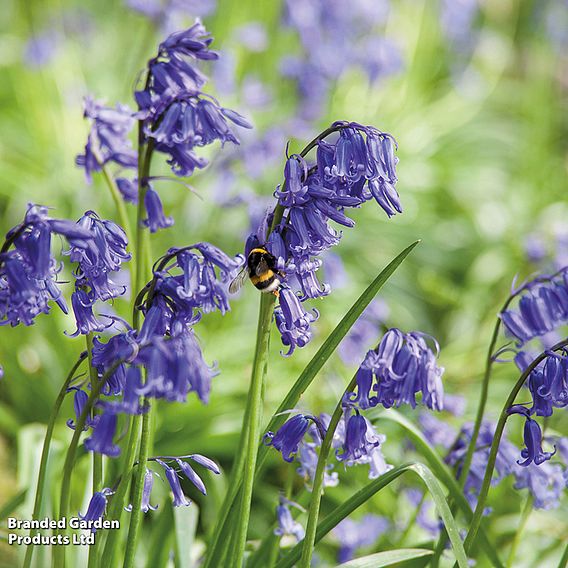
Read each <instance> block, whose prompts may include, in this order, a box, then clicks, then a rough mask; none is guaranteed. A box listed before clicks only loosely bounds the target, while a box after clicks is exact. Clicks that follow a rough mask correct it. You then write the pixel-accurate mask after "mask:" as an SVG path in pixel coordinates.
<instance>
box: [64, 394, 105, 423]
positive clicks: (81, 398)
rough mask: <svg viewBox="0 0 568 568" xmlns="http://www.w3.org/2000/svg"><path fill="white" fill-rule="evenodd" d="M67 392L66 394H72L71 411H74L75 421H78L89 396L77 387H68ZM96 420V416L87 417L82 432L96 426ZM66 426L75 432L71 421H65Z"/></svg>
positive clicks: (97, 417)
mask: <svg viewBox="0 0 568 568" xmlns="http://www.w3.org/2000/svg"><path fill="white" fill-rule="evenodd" d="M67 392H68V393H69V392H74V396H73V409H74V411H75V419H76V420H79V417H80V416H81V414H82V413H83V409H84V408H85V405H86V404H87V401H88V399H89V395H88V394H87V393H86V392H85V391H84V390H83V389H81V388H79V387H69V388H68V389H67ZM98 419H99V416H98V415H97V416H87V419H86V421H85V426H84V427H83V430H88V429H89V428H92V427H93V426H96V424H97V421H98ZM67 426H68V427H69V428H71V430H75V422H74V421H73V420H72V419H69V420H67Z"/></svg>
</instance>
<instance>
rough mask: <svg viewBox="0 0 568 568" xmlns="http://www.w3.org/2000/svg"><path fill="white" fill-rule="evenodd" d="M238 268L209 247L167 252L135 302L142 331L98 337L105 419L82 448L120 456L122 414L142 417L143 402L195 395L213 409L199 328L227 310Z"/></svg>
mask: <svg viewBox="0 0 568 568" xmlns="http://www.w3.org/2000/svg"><path fill="white" fill-rule="evenodd" d="M241 264H242V258H241V257H236V258H230V257H229V256H227V255H226V254H225V253H224V252H223V251H221V250H220V249H218V248H217V247H215V246H213V245H211V244H210V243H205V242H200V243H196V244H194V245H191V246H188V247H184V248H182V249H175V248H174V249H170V250H169V251H168V253H167V254H166V255H165V257H164V258H163V259H161V260H160V261H158V263H157V264H156V266H155V270H154V278H153V279H152V281H151V282H149V283H148V285H147V286H146V288H145V289H144V290H143V293H142V295H141V296H140V297H139V299H138V301H139V302H140V303H139V304H138V309H139V310H141V311H142V313H143V314H144V316H145V319H144V322H143V324H142V326H141V328H140V331H136V330H133V329H131V328H130V327H129V326H127V324H124V325H126V330H125V331H123V332H121V333H118V334H116V335H114V336H112V337H111V338H110V339H109V340H108V341H106V342H103V341H101V340H100V339H99V338H97V337H95V339H94V342H93V343H94V345H93V356H92V362H93V366H95V367H96V369H97V372H98V375H99V378H102V377H103V376H105V375H107V374H108V375H109V376H107V377H106V383H105V385H104V386H103V390H102V392H103V394H104V395H105V396H106V397H107V398H105V399H103V400H101V401H100V402H99V403H98V407H99V408H100V409H101V412H100V413H98V414H96V415H95V416H94V417H93V419H92V421H90V422H88V423H87V425H88V426H89V427H91V428H92V430H93V431H92V434H91V436H90V437H89V438H87V440H86V441H85V447H86V448H87V449H88V450H90V451H96V452H99V453H102V454H105V455H108V456H111V457H115V456H116V455H118V453H119V448H118V446H116V444H115V443H114V442H113V440H114V439H115V434H116V426H117V415H118V414H120V413H124V414H137V413H141V412H144V411H145V406H144V405H142V404H141V403H140V397H142V396H143V397H146V398H154V399H158V398H160V399H165V400H167V401H169V402H185V400H186V399H187V396H188V394H189V393H190V392H195V393H196V395H197V396H198V398H199V399H200V400H201V401H202V402H203V403H207V402H208V399H209V392H210V389H211V380H212V378H213V377H214V376H215V375H217V374H218V371H217V369H216V368H215V366H210V365H208V364H207V363H206V362H205V359H204V357H203V353H202V350H201V346H200V345H199V342H198V339H197V337H196V334H195V331H194V326H195V324H197V323H198V322H199V320H200V319H201V317H202V315H203V314H206V313H210V312H212V311H220V312H221V313H223V314H224V313H226V312H227V311H228V310H229V309H230V306H229V300H228V285H229V282H230V281H231V279H232V277H233V276H234V273H235V272H236V271H237V270H238V269H239V267H240V266H241ZM141 369H144V370H145V373H144V380H143V379H142V373H141ZM111 371H112V372H111ZM81 392H82V394H79V393H76V394H75V399H76V400H77V399H79V402H80V403H82V404H83V406H82V407H81V408H79V409H76V412H77V413H78V415H79V414H80V412H81V410H82V408H83V407H84V403H85V402H86V393H85V392H83V391H81ZM70 425H72V424H70ZM180 467H182V466H180ZM183 468H185V466H183ZM183 468H182V469H183ZM186 469H187V468H185V469H184V472H185V473H186V475H188V476H189V474H188V471H189V470H187V471H186Z"/></svg>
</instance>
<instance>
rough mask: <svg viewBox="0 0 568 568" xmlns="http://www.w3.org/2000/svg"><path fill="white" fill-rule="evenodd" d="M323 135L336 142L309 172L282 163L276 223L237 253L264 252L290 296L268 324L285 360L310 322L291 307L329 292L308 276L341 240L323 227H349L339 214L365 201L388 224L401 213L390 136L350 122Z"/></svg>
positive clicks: (323, 149)
mask: <svg viewBox="0 0 568 568" xmlns="http://www.w3.org/2000/svg"><path fill="white" fill-rule="evenodd" d="M329 131H330V132H338V135H337V139H336V140H335V141H334V142H329V141H326V140H324V139H318V141H317V143H316V146H317V150H316V162H315V164H309V163H308V162H307V161H306V160H305V159H304V158H303V157H302V156H300V155H297V154H294V155H292V156H290V157H289V158H288V159H287V161H286V165H285V167H284V183H283V184H282V186H279V187H278V188H277V189H276V192H275V196H276V198H277V199H278V204H279V206H280V207H281V208H282V209H283V215H282V220H281V221H280V222H279V223H278V224H277V225H276V227H275V228H274V230H273V231H271V232H270V234H268V233H269V231H268V228H267V227H268V221H271V220H272V218H271V217H268V218H265V219H264V220H263V222H261V224H260V226H259V228H258V230H257V232H256V233H255V234H253V235H251V236H250V237H249V239H248V240H247V245H246V249H245V253H248V251H250V250H251V249H252V248H254V247H257V246H259V245H261V246H266V248H267V250H268V251H269V252H270V253H271V254H272V255H273V256H274V257H275V258H276V263H277V268H278V270H279V271H280V272H281V273H282V274H283V275H284V276H285V279H286V284H287V286H288V287H289V289H290V291H286V290H288V287H286V286H285V287H284V290H285V291H284V293H283V294H281V301H280V305H279V306H278V307H277V308H276V310H275V320H276V323H277V326H278V329H279V330H280V332H281V336H282V342H283V344H284V345H285V346H286V347H288V352H287V355H290V354H292V353H293V351H294V349H295V348H296V347H304V346H305V345H306V344H307V343H308V342H309V341H310V338H311V331H310V324H311V323H312V322H313V321H314V320H315V319H316V318H317V313H314V314H310V313H309V312H307V311H306V310H305V309H304V308H303V307H302V306H301V305H300V303H299V302H304V301H305V300H308V299H315V298H321V297H322V296H326V295H327V294H329V292H330V287H329V285H328V284H322V283H320V282H319V280H318V278H317V276H316V272H317V270H318V269H319V268H320V267H321V265H322V260H321V259H320V258H318V257H319V256H320V255H321V254H322V253H323V252H325V251H327V250H328V249H330V248H331V247H333V246H334V245H337V244H338V243H339V241H340V239H341V232H340V231H337V230H336V229H335V228H334V227H333V226H332V225H331V224H330V223H332V222H333V223H337V224H339V225H342V226H344V227H353V226H354V224H355V223H354V221H353V220H352V219H350V218H349V217H348V216H347V215H346V209H348V208H357V207H360V206H361V205H362V204H363V203H365V202H367V201H369V200H372V199H373V198H374V199H375V200H376V201H377V202H378V203H379V205H380V206H381V207H382V209H383V210H384V211H385V212H386V213H387V215H388V216H389V217H390V216H392V215H394V214H396V213H400V212H402V206H401V204H400V199H399V196H398V193H397V191H396V189H395V185H396V182H397V177H396V164H397V161H398V159H397V158H396V156H395V148H396V143H395V141H394V139H393V138H392V136H390V135H389V134H386V133H383V132H380V131H379V130H377V129H376V128H374V127H372V126H363V125H361V124H358V123H353V122H335V123H334V124H333V125H332V126H331V128H330V129H329ZM328 134H329V133H328ZM298 300H299V301H298Z"/></svg>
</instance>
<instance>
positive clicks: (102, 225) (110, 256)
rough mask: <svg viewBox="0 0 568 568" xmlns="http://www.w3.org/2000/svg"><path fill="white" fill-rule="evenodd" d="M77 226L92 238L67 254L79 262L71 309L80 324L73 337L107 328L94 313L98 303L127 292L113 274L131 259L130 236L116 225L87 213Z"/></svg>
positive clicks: (90, 212)
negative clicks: (128, 250)
mask: <svg viewBox="0 0 568 568" xmlns="http://www.w3.org/2000/svg"><path fill="white" fill-rule="evenodd" d="M77 224H78V225H79V226H80V227H81V228H82V229H84V230H85V231H87V232H88V234H89V235H91V239H89V240H88V241H85V242H84V243H83V242H81V243H79V246H78V245H77V243H75V244H72V245H71V247H70V249H69V251H68V252H67V254H68V255H69V259H70V260H71V262H74V263H77V266H76V268H75V271H74V275H75V291H74V292H73V294H72V295H71V306H72V308H73V313H74V314H75V320H76V322H77V330H76V332H75V333H74V334H73V335H78V334H83V335H86V334H88V333H91V332H100V331H103V329H105V325H104V324H103V323H102V322H100V321H98V320H97V319H96V317H95V316H94V314H93V306H94V304H95V302H97V300H101V301H103V302H106V301H108V300H112V299H113V298H117V297H118V296H121V295H122V294H124V293H125V292H126V288H125V287H124V286H118V285H117V284H115V283H114V282H113V281H112V279H111V277H110V276H111V275H112V273H113V272H117V271H118V270H120V269H121V267H122V263H123V262H127V261H129V260H130V258H131V255H130V253H128V252H127V250H126V248H127V246H128V240H127V238H126V233H125V232H124V230H123V229H122V228H121V227H119V226H118V225H117V224H116V223H113V222H112V221H107V220H104V219H100V218H99V216H98V215H97V214H96V213H95V212H94V211H87V212H86V213H85V215H83V217H81V219H79V221H78V222H77Z"/></svg>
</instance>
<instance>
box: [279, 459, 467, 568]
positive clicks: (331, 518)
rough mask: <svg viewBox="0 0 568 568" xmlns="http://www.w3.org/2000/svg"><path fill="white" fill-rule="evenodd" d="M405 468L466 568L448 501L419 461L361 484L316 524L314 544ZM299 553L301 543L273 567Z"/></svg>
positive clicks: (286, 565) (283, 567)
mask: <svg viewBox="0 0 568 568" xmlns="http://www.w3.org/2000/svg"><path fill="white" fill-rule="evenodd" d="M407 471H411V472H413V473H415V474H416V475H418V476H419V477H420V478H421V479H422V481H423V482H424V484H425V485H426V488H427V489H428V491H429V492H430V494H431V495H432V499H433V500H434V503H435V505H436V508H437V510H438V514H439V515H440V516H441V517H442V521H443V522H444V525H445V527H446V530H447V532H448V536H449V538H450V542H451V544H452V548H453V549H454V554H455V556H456V560H457V563H458V566H459V567H460V568H467V566H468V564H467V557H466V554H465V550H464V548H463V543H462V541H461V539H460V537H459V531H458V527H457V525H456V522H455V519H454V518H453V516H452V513H451V511H450V508H449V506H448V503H447V502H446V498H445V496H444V492H443V490H442V487H441V486H440V484H439V483H438V480H437V479H436V478H435V477H434V474H433V473H432V472H431V471H430V470H429V469H428V468H427V467H426V466H425V465H424V464H421V463H407V464H404V465H400V466H398V467H395V468H394V469H391V470H390V471H387V472H386V473H384V474H383V475H381V476H380V477H378V478H377V479H375V480H374V481H372V482H371V483H369V484H368V485H366V486H365V487H363V488H362V489H361V490H360V491H358V492H357V493H355V495H353V496H352V497H351V498H349V499H348V500H347V501H345V502H344V503H342V504H341V505H340V506H339V507H336V508H335V509H334V510H333V511H332V512H331V513H330V514H329V515H328V516H327V517H326V518H325V519H323V521H321V522H320V523H319V525H318V530H317V532H316V543H317V542H319V541H320V540H321V539H322V538H323V537H324V536H325V535H326V534H328V533H329V532H330V531H331V530H332V529H333V528H334V527H336V526H337V525H338V524H339V523H340V522H341V521H342V520H343V519H345V518H346V517H348V516H349V515H350V514H351V513H352V512H353V511H355V509H357V508H358V507H360V506H361V505H362V504H363V503H365V502H367V501H368V500H370V499H371V498H372V497H373V496H374V495H375V494H376V493H378V492H379V491H381V489H384V488H385V487H386V486H387V485H389V484H390V483H392V482H393V481H394V480H395V479H397V478H398V477H400V476H401V475H402V474H403V473H406V472H407ZM301 553H302V543H301V542H300V543H298V544H297V545H296V546H295V547H294V548H293V549H292V550H291V551H290V552H289V553H288V554H287V555H286V556H285V557H284V558H282V559H281V560H280V562H278V564H276V568H290V567H291V566H293V565H294V564H295V563H296V562H297V561H298V559H299V558H300V555H301Z"/></svg>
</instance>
